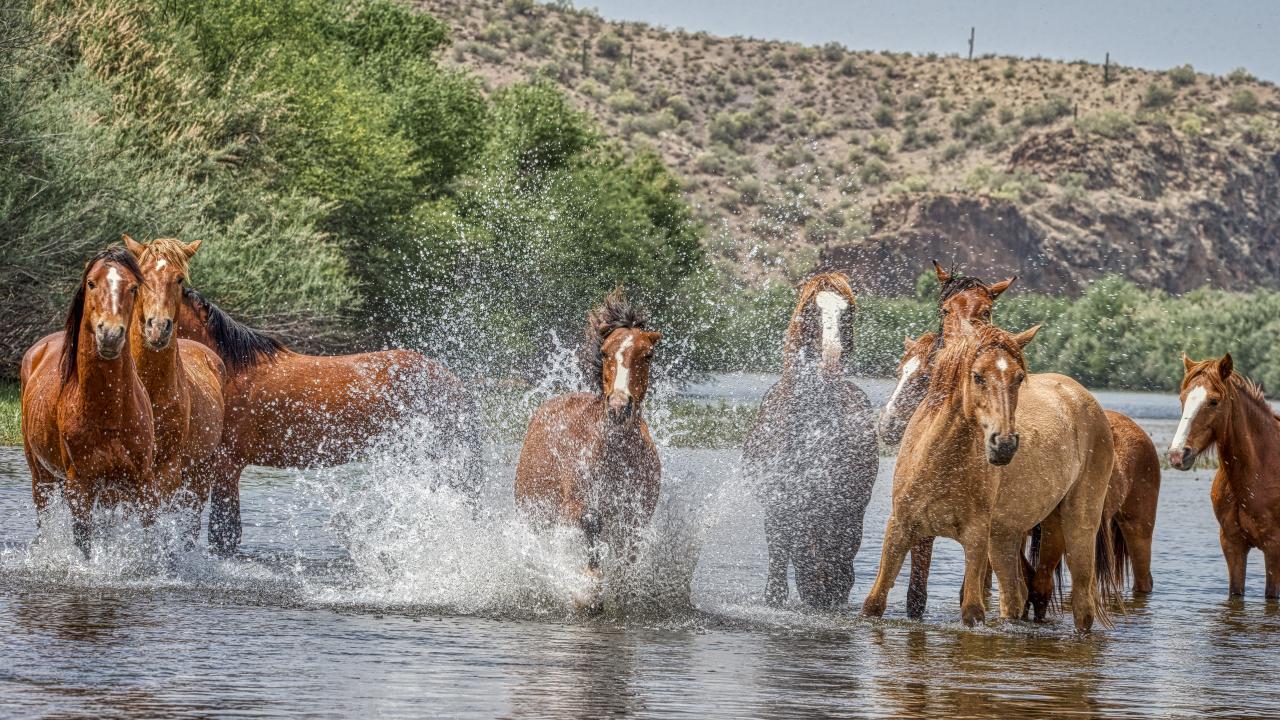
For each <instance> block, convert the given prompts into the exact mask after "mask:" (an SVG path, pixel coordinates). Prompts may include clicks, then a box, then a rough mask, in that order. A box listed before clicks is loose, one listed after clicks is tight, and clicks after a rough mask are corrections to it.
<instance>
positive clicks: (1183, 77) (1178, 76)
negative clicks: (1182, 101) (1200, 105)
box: [1164, 64, 1196, 87]
mask: <svg viewBox="0 0 1280 720" xmlns="http://www.w3.org/2000/svg"><path fill="white" fill-rule="evenodd" d="M1164 75H1165V77H1167V78H1169V82H1171V83H1173V86H1174V87H1186V86H1188V85H1195V84H1196V70H1195V68H1193V67H1191V65H1189V64H1188V65H1179V66H1177V67H1173V68H1169V69H1168V70H1167V71H1165V74H1164Z"/></svg>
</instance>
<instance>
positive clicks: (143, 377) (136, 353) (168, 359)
mask: <svg viewBox="0 0 1280 720" xmlns="http://www.w3.org/2000/svg"><path fill="white" fill-rule="evenodd" d="M129 347H130V349H131V350H132V352H133V362H134V365H135V366H136V368H137V373H138V380H140V381H141V382H142V386H143V387H145V388H146V389H147V393H148V394H149V395H150V396H151V399H152V401H153V402H154V401H158V400H160V399H161V398H163V397H165V396H166V395H168V394H170V392H176V391H179V390H181V386H182V384H181V380H182V378H183V371H182V353H180V352H178V338H177V335H176V334H175V335H174V337H173V338H171V339H170V341H169V344H168V345H167V346H166V347H165V348H164V349H162V350H152V349H151V348H149V347H147V345H146V343H145V342H144V340H143V337H142V329H141V323H139V322H136V321H135V322H131V323H129Z"/></svg>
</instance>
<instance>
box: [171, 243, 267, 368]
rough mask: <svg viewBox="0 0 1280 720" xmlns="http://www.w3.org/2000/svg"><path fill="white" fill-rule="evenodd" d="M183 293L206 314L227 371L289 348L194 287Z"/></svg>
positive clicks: (260, 360)
mask: <svg viewBox="0 0 1280 720" xmlns="http://www.w3.org/2000/svg"><path fill="white" fill-rule="evenodd" d="M157 242H159V241H157ZM182 294H183V299H184V300H187V301H190V302H191V304H193V305H195V306H196V307H197V308H199V309H200V311H202V312H203V313H204V326H205V329H206V330H208V331H209V336H210V337H211V338H213V344H214V349H215V350H217V352H218V356H219V357H221V358H222V362H223V363H225V364H226V366H227V369H228V370H230V371H232V372H238V371H240V370H243V369H245V368H248V367H253V366H255V365H258V364H259V363H261V362H263V361H264V360H274V359H275V358H276V356H277V355H278V354H280V352H281V351H284V350H288V349H289V348H288V347H287V346H286V345H285V344H284V343H282V342H280V341H279V340H277V339H275V338H273V337H271V336H270V335H267V334H266V333H264V332H262V331H260V330H254V329H253V328H251V327H249V326H248V325H245V324H244V323H242V322H240V321H239V320H236V319H235V318H233V317H231V316H230V315H228V314H227V313H226V312H224V311H223V310H222V308H220V307H218V306H217V305H215V304H213V302H212V301H210V300H208V299H206V298H205V297H204V296H202V295H201V294H200V293H198V292H196V291H195V290H193V289H191V288H183V290H182Z"/></svg>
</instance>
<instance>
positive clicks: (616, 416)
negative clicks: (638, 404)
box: [605, 392, 635, 421]
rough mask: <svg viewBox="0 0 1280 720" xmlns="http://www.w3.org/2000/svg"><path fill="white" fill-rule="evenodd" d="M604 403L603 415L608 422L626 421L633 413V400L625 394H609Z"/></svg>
mask: <svg viewBox="0 0 1280 720" xmlns="http://www.w3.org/2000/svg"><path fill="white" fill-rule="evenodd" d="M606 402H607V405H605V414H607V415H608V416H609V419H610V420H614V421H622V420H627V419H629V418H630V417H631V416H632V415H633V414H634V413H635V400H634V399H633V398H632V397H631V396H630V395H628V394H627V393H620V392H615V393H610V394H609V398H608V400H607V401H606Z"/></svg>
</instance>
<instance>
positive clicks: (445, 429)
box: [177, 289, 481, 553]
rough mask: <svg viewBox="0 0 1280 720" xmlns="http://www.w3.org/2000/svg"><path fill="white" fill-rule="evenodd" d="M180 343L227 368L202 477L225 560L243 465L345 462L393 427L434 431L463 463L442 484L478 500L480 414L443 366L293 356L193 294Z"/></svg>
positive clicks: (233, 536) (410, 357)
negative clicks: (217, 438)
mask: <svg viewBox="0 0 1280 720" xmlns="http://www.w3.org/2000/svg"><path fill="white" fill-rule="evenodd" d="M177 333H178V337H180V338H188V339H191V340H195V341H197V342H199V343H201V344H203V345H205V346H207V347H209V348H211V349H213V350H214V351H215V352H217V353H218V355H219V356H220V357H221V358H222V360H223V362H224V363H225V365H226V371H227V382H226V386H225V395H224V400H225V407H226V413H225V416H224V420H223V430H222V441H221V443H220V445H219V448H218V450H217V452H215V453H214V454H213V455H212V456H211V457H210V458H209V459H208V462H207V464H206V466H205V467H203V468H201V470H200V472H201V473H203V474H207V475H208V477H209V481H210V484H211V502H210V504H211V509H210V513H209V541H210V544H211V545H213V547H214V549H215V550H217V551H219V552H222V553H231V552H234V551H235V548H236V547H237V546H238V545H239V543H240V537H241V521H240V474H241V473H242V472H243V471H244V468H245V467H246V466H247V465H266V466H268V467H316V466H328V465H337V464H341V463H344V462H348V461H350V460H351V459H352V458H353V457H354V456H355V454H356V453H357V452H359V451H360V450H362V449H364V448H366V447H367V446H368V444H369V442H370V441H371V440H372V439H373V438H375V437H376V436H378V435H379V434H381V433H383V432H385V431H386V430H387V428H388V427H389V426H393V425H394V424H396V423H397V422H401V421H403V420H406V419H408V418H410V417H412V416H414V415H418V414H425V415H427V416H429V417H430V418H431V419H432V420H433V421H434V422H436V423H437V424H438V425H439V426H440V427H441V428H442V435H444V436H445V437H446V439H447V441H448V442H449V443H451V444H452V445H453V447H454V450H456V451H457V454H458V455H459V456H460V457H461V458H462V461H461V467H460V468H458V469H457V472H456V473H455V474H453V475H452V476H451V477H449V479H448V483H449V484H450V485H453V486H454V487H455V488H457V489H459V490H461V491H462V492H464V493H466V494H467V495H468V496H469V497H471V498H473V499H474V498H475V497H476V496H477V494H478V492H479V484H480V472H481V468H480V460H481V458H480V452H481V450H480V442H481V435H480V432H479V427H478V421H479V417H478V410H477V408H476V405H475V401H474V399H473V398H472V396H471V394H470V393H469V392H468V391H467V390H466V388H465V387H464V386H463V384H462V382H461V381H460V380H459V379H458V378H457V377H456V376H454V375H453V373H451V372H449V371H448V370H447V369H446V368H445V367H444V365H442V364H440V363H438V362H436V361H434V360H431V359H429V358H427V357H425V356H423V355H422V354H421V353H417V352H414V351H412V350H383V351H380V352H369V353H359V354H354V355H336V356H322V355H306V354H303V353H299V352H294V351H292V350H290V349H289V348H287V347H285V345H284V344H282V343H280V342H279V341H277V340H275V339H274V338H271V337H269V336H267V335H265V334H263V333H261V332H259V331H257V330H254V329H252V328H249V327H248V326H246V325H244V324H242V323H240V322H238V321H236V320H234V319H233V318H231V316H229V315H228V314H227V313H225V312H223V310H222V309H221V308H219V307H218V306H217V305H215V304H213V303H212V302H210V301H208V300H206V299H205V298H203V297H201V296H200V294H199V293H197V292H196V291H195V290H191V289H186V290H184V291H183V296H182V306H181V308H180V310H179V312H178V316H177Z"/></svg>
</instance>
